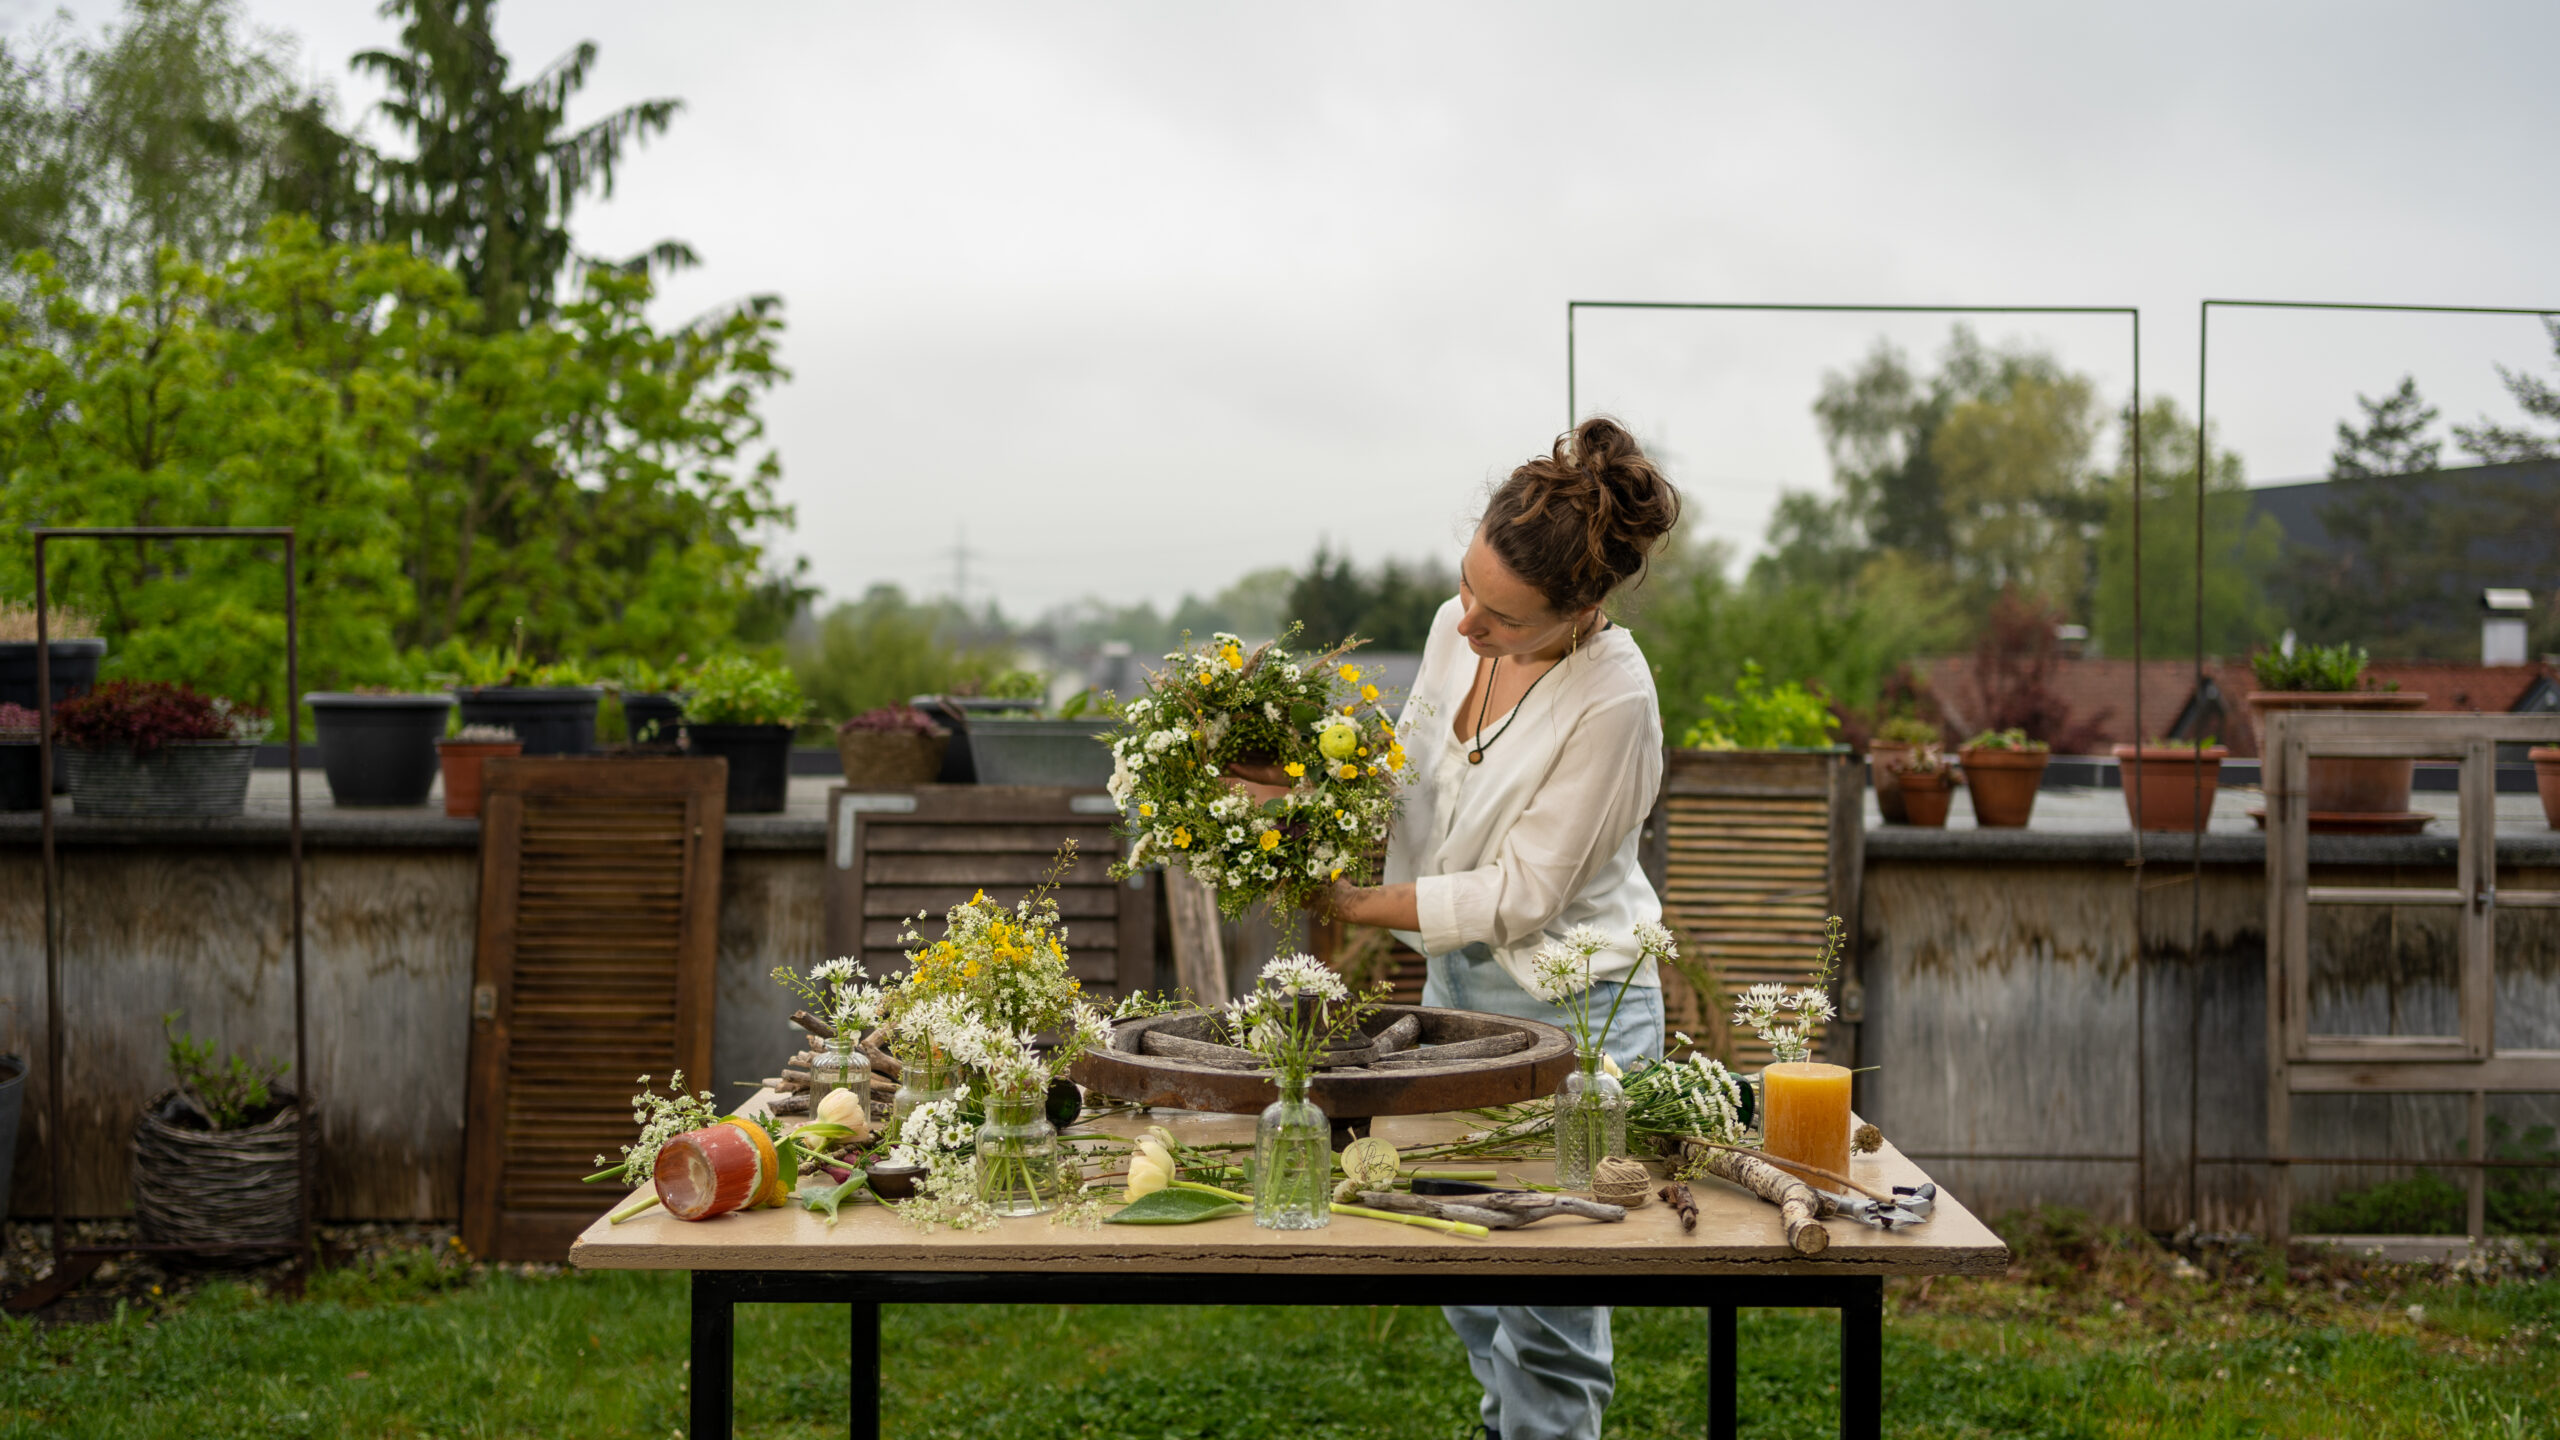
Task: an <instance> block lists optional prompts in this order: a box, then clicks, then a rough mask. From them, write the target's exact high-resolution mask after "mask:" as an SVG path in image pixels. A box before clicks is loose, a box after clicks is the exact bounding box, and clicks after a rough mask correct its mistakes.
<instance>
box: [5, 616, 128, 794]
mask: <svg viewBox="0 0 2560 1440" xmlns="http://www.w3.org/2000/svg"><path fill="white" fill-rule="evenodd" d="M45 636H46V639H45V649H46V650H48V651H50V652H52V654H51V658H52V664H51V666H50V667H49V668H50V669H51V671H52V675H53V704H54V708H55V709H57V710H59V709H61V708H62V703H63V702H64V701H66V700H71V699H75V698H77V697H79V696H82V695H86V694H88V693H89V692H90V691H91V690H92V689H94V688H96V686H97V683H98V662H99V660H100V659H102V658H103V657H104V656H105V655H106V653H107V642H106V641H104V640H101V639H99V638H98V625H97V622H96V621H94V620H92V619H90V618H89V617H88V616H87V615H86V614H84V613H82V612H80V611H78V610H72V609H66V608H61V607H55V608H53V609H51V610H48V611H47V612H46V613H45ZM0 705H23V706H25V707H26V708H27V709H29V710H41V708H42V707H40V706H38V705H37V704H36V611H35V607H34V606H32V605H10V604H0ZM70 788H71V781H70V778H69V776H67V775H66V774H65V773H64V771H63V768H62V766H61V765H59V764H56V765H55V766H54V768H53V793H54V794H56V795H61V794H64V793H67V792H68V791H69V790H70ZM23 808H26V809H34V808H35V807H34V806H32V805H30V806H26V807H23Z"/></svg>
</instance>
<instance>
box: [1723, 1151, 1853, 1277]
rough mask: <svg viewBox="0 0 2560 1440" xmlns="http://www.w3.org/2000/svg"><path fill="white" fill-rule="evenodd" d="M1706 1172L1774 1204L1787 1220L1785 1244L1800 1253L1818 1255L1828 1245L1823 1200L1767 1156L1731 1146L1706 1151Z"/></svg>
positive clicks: (1829, 1235) (1781, 1216) (1809, 1187)
mask: <svg viewBox="0 0 2560 1440" xmlns="http://www.w3.org/2000/svg"><path fill="white" fill-rule="evenodd" d="M1707 1173H1708V1174H1710V1175H1713V1176H1715V1177H1716V1178H1717V1179H1720V1180H1730V1181H1732V1182H1733V1183H1734V1184H1736V1185H1739V1186H1741V1187H1742V1188H1743V1189H1745V1190H1748V1191H1750V1192H1751V1193H1752V1194H1754V1195H1757V1196H1759V1197H1760V1198H1761V1199H1763V1200H1766V1201H1768V1202H1769V1203H1770V1204H1772V1205H1775V1206H1777V1207H1778V1216H1779V1218H1780V1219H1781V1220H1783V1221H1785V1222H1786V1227H1787V1248H1789V1249H1791V1250H1793V1251H1795V1252H1796V1253H1797V1254H1799V1255H1819V1254H1821V1253H1822V1252H1823V1251H1824V1250H1827V1249H1829V1248H1830V1246H1831V1232H1830V1231H1828V1230H1825V1229H1823V1228H1822V1219H1821V1216H1822V1201H1821V1199H1820V1198H1819V1197H1817V1196H1816V1195H1815V1194H1814V1193H1813V1187H1812V1186H1810V1185H1807V1184H1806V1183H1804V1182H1803V1181H1801V1180H1799V1179H1797V1178H1796V1177H1794V1176H1793V1175H1790V1174H1788V1173H1787V1172H1786V1171H1784V1170H1781V1169H1779V1168H1778V1167H1777V1166H1775V1165H1772V1164H1770V1163H1769V1162H1768V1161H1766V1160H1762V1159H1759V1158H1757V1157H1755V1156H1750V1155H1737V1154H1735V1153H1734V1152H1732V1151H1730V1150H1710V1151H1708V1152H1707Z"/></svg>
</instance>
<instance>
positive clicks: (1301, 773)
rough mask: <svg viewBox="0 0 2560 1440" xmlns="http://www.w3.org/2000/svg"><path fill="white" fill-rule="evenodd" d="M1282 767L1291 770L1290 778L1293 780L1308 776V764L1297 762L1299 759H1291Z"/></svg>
mask: <svg viewBox="0 0 2560 1440" xmlns="http://www.w3.org/2000/svg"><path fill="white" fill-rule="evenodd" d="M1282 768H1283V769H1286V770H1287V771H1288V772H1289V778H1290V779H1292V780H1298V779H1303V778H1304V777H1305V776H1306V773H1307V767H1306V766H1304V765H1302V764H1300V763H1298V762H1297V761H1295V760H1292V761H1290V762H1289V763H1288V764H1287V765H1286V766H1283V767H1282Z"/></svg>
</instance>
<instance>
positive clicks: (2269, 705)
mask: <svg viewBox="0 0 2560 1440" xmlns="http://www.w3.org/2000/svg"><path fill="white" fill-rule="evenodd" d="M2426 703H2427V697H2426V696H2425V695H2424V694H2421V693H2417V692H2413V691H2405V690H2253V691H2251V692H2250V694H2249V708H2250V709H2251V710H2254V711H2256V712H2257V714H2258V725H2259V733H2260V734H2262V735H2263V734H2264V733H2265V731H2266V717H2267V716H2268V715H2270V714H2272V713H2273V712H2275V711H2278V710H2332V711H2335V710H2345V711H2363V712H2368V713H2369V712H2373V711H2389V710H2419V709H2424V708H2425V706H2426ZM2306 768H2307V769H2308V770H2309V772H2310V773H2309V775H2308V777H2307V780H2306V788H2307V789H2308V790H2309V792H2310V793H2309V794H2308V795H2307V796H2306V797H2305V798H2306V799H2308V800H2309V801H2310V807H2309V808H2310V810H2311V813H2312V815H2313V817H2314V819H2313V820H2312V822H2311V828H2312V829H2314V830H2317V829H2320V828H2321V824H2320V821H2319V819H2318V818H2317V817H2320V816H2324V815H2401V814H2406V813H2407V812H2408V809H2409V783H2410V781H2411V780H2413V779H2414V778H2416V776H2417V773H2418V762H2417V761H2415V760H2395V759H2388V758H2367V757H2349V756H2341V755H2329V756H2313V757H2312V758H2311V760H2310V762H2309V764H2308V766H2307V767H2306Z"/></svg>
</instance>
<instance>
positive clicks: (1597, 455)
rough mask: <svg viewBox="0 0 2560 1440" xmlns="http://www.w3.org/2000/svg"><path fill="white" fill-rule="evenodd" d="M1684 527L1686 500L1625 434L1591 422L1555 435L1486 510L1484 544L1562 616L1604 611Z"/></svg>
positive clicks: (1604, 420)
mask: <svg viewBox="0 0 2560 1440" xmlns="http://www.w3.org/2000/svg"><path fill="white" fill-rule="evenodd" d="M1679 519H1680V492H1679V491H1677V490H1674V489H1673V488H1671V482H1670V481H1668V480H1666V479H1664V478H1663V476H1662V472H1661V471H1660V470H1657V469H1655V468H1654V465H1653V462H1652V461H1651V460H1648V459H1646V458H1645V454H1644V450H1643V448H1642V447H1640V446H1638V445H1637V444H1636V437H1634V436H1633V435H1630V434H1628V433H1627V431H1626V427H1625V426H1623V425H1620V424H1619V423H1618V422H1617V421H1615V420H1611V419H1609V418H1608V417H1606V416H1602V415H1595V416H1593V417H1591V418H1590V419H1588V420H1585V421H1583V422H1582V423H1581V424H1579V425H1576V426H1575V427H1573V429H1572V431H1571V432H1570V433H1568V434H1564V435H1559V436H1557V437H1556V443H1555V448H1554V450H1553V451H1551V452H1550V453H1548V454H1545V455H1541V456H1539V457H1537V458H1536V459H1534V460H1531V461H1529V462H1528V463H1527V464H1524V465H1522V466H1521V467H1520V468H1519V469H1517V470H1514V471H1512V472H1511V478H1510V479H1508V480H1505V481H1503V482H1502V484H1501V485H1500V486H1499V487H1498V488H1496V489H1495V490H1494V492H1493V499H1492V501H1491V503H1489V504H1487V505H1486V506H1485V509H1484V521H1483V531H1484V540H1485V543H1486V544H1487V545H1490V546H1492V547H1493V553H1494V554H1496V555H1498V556H1500V557H1502V563H1503V564H1505V565H1508V566H1510V567H1511V572H1512V573H1513V574H1515V575H1517V576H1519V577H1520V578H1521V579H1523V580H1526V581H1528V582H1529V583H1530V584H1531V585H1534V586H1536V587H1537V589H1538V593H1540V594H1542V595H1544V596H1546V597H1547V603H1548V604H1550V605H1552V606H1554V607H1555V609H1556V611H1557V613H1558V614H1569V613H1571V612H1573V611H1576V610H1583V609H1588V608H1589V607H1591V606H1593V605H1597V604H1599V603H1600V602H1601V601H1602V600H1605V599H1607V598H1608V596H1609V592H1611V591H1613V590H1615V589H1617V588H1618V587H1619V586H1620V585H1623V584H1625V583H1626V582H1627V581H1629V580H1632V579H1635V578H1636V577H1638V576H1640V575H1642V574H1643V573H1644V567H1645V561H1646V559H1647V558H1648V557H1650V556H1651V555H1652V554H1653V549H1654V546H1655V545H1656V544H1657V543H1658V542H1660V540H1661V539H1662V537H1663V536H1664V535H1665V534H1666V533H1668V532H1669V531H1670V529H1671V527H1672V526H1673V525H1674V524H1675V523H1677V522H1678V521H1679Z"/></svg>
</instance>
